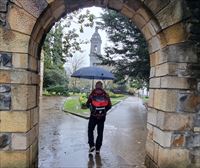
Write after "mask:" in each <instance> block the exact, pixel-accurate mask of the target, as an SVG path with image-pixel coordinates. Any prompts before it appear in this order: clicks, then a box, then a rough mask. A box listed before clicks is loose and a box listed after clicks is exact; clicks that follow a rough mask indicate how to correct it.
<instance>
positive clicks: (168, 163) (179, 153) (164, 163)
mask: <svg viewBox="0 0 200 168" xmlns="http://www.w3.org/2000/svg"><path fill="white" fill-rule="evenodd" d="M189 163H190V161H189V151H188V150H187V149H178V148H175V149H170V148H162V147H161V146H159V154H158V166H159V167H169V168H172V167H176V168H183V167H184V168H185V167H187V166H188V165H189Z"/></svg>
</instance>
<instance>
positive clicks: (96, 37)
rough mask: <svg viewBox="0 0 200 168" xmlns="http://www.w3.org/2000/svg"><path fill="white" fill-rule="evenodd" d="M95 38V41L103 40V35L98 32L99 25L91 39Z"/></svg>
mask: <svg viewBox="0 0 200 168" xmlns="http://www.w3.org/2000/svg"><path fill="white" fill-rule="evenodd" d="M93 40H95V41H97V40H99V41H101V36H100V34H99V32H98V27H95V32H94V34H93V35H92V38H91V40H90V41H93Z"/></svg>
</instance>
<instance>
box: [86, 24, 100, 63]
mask: <svg viewBox="0 0 200 168" xmlns="http://www.w3.org/2000/svg"><path fill="white" fill-rule="evenodd" d="M90 42H91V46H90V55H89V56H90V66H99V65H100V64H101V60H99V58H98V57H97V55H101V43H102V41H101V36H100V35H99V33H98V28H97V27H96V28H95V32H94V34H93V35H92V38H91V40H90Z"/></svg>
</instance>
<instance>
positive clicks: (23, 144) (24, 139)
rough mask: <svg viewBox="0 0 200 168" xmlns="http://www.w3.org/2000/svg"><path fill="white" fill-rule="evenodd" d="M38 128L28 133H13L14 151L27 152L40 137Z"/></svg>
mask: <svg viewBox="0 0 200 168" xmlns="http://www.w3.org/2000/svg"><path fill="white" fill-rule="evenodd" d="M37 129H38V128H37V126H35V127H33V128H32V129H31V130H29V131H28V132H26V133H12V146H11V147H12V150H26V149H27V148H29V147H30V146H31V144H33V142H34V141H35V140H36V138H37V137H38V130H37Z"/></svg>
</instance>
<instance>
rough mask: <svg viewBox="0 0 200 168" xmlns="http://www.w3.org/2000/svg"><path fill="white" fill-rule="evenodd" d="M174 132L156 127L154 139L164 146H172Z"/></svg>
mask: <svg viewBox="0 0 200 168" xmlns="http://www.w3.org/2000/svg"><path fill="white" fill-rule="evenodd" d="M171 139H172V132H167V131H163V130H160V129H159V128H156V127H154V129H153V140H154V141H155V142H156V143H158V144H159V145H161V146H163V147H171Z"/></svg>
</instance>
